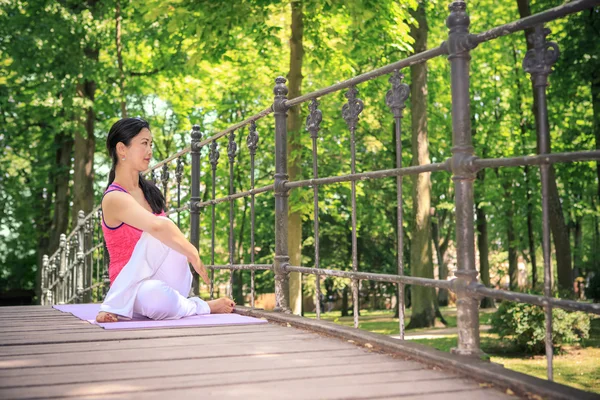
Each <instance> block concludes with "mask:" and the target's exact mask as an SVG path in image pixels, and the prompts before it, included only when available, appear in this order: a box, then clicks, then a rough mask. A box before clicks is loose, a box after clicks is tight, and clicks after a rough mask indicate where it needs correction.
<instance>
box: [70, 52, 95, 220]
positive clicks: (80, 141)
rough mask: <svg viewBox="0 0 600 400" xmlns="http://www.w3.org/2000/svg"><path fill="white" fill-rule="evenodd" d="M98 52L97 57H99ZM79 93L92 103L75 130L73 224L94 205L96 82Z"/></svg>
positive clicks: (79, 86) (85, 85) (82, 88)
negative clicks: (80, 212)
mask: <svg viewBox="0 0 600 400" xmlns="http://www.w3.org/2000/svg"><path fill="white" fill-rule="evenodd" d="M97 54H98V53H96V58H97ZM78 91H79V95H80V96H81V97H82V98H83V99H84V100H85V101H86V102H90V103H91V104H90V105H89V106H87V107H86V109H85V110H84V113H85V116H84V124H83V126H80V127H79V129H77V131H76V132H75V166H74V171H75V173H74V175H73V208H72V209H71V211H72V213H71V225H72V226H73V227H75V226H76V224H77V214H78V213H79V211H80V210H83V211H84V212H85V213H86V214H88V213H89V212H91V211H92V208H93V207H94V149H95V147H96V139H95V137H94V124H95V122H96V115H95V113H94V108H93V102H94V97H95V93H96V83H95V82H94V81H87V80H86V81H85V82H84V83H83V84H80V85H78Z"/></svg>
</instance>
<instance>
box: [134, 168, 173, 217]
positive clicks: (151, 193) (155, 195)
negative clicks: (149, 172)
mask: <svg viewBox="0 0 600 400" xmlns="http://www.w3.org/2000/svg"><path fill="white" fill-rule="evenodd" d="M139 185H140V188H141V189H142V192H144V197H145V198H146V201H147V202H148V204H150V208H152V212H153V213H154V214H160V213H161V212H163V211H164V210H165V206H166V204H165V203H166V202H165V197H164V196H163V194H162V193H161V192H160V190H159V189H158V188H157V187H156V185H155V184H154V182H152V181H149V180H147V179H146V178H144V177H143V176H142V174H140V180H139Z"/></svg>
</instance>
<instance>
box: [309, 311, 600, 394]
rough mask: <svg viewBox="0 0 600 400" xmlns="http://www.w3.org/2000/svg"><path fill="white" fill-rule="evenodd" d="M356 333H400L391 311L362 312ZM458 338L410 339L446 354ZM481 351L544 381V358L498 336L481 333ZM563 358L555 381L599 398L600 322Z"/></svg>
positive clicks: (327, 316)
mask: <svg viewBox="0 0 600 400" xmlns="http://www.w3.org/2000/svg"><path fill="white" fill-rule="evenodd" d="M481 311H482V312H481V313H480V314H479V324H480V325H489V324H490V319H491V316H492V314H493V310H481ZM441 312H442V315H444V319H445V320H446V322H447V323H448V325H447V326H446V327H444V328H453V327H456V309H455V308H442V309H441ZM305 317H308V318H315V317H316V316H315V313H305ZM321 319H323V320H326V321H330V322H335V323H337V324H340V325H345V326H354V320H353V317H352V316H349V317H340V313H339V311H338V312H331V313H323V314H321ZM409 321H410V310H407V312H406V319H405V324H406V325H408V322H409ZM359 329H363V330H366V331H370V332H375V333H380V334H383V335H396V334H398V332H399V325H398V319H397V318H394V312H393V311H367V310H361V316H360V319H359ZM436 329H438V330H439V329H440V328H428V329H414V330H410V331H407V333H410V334H412V333H420V332H432V331H435V330H436ZM457 340H458V339H457V335H456V334H449V335H447V336H443V337H436V338H433V339H412V340H411V341H413V342H416V343H421V344H425V345H427V346H431V347H434V348H436V349H438V350H441V351H446V352H449V351H450V350H451V349H452V348H453V347H456V346H457ZM481 349H482V350H483V351H484V352H485V353H487V354H488V355H489V356H490V357H491V361H492V362H495V363H498V364H502V365H504V367H505V368H508V369H511V370H514V371H518V372H522V373H525V374H528V375H532V376H535V377H538V378H542V379H546V357H545V356H543V355H542V356H525V355H523V354H521V353H519V352H517V351H515V349H514V348H513V347H512V346H511V344H510V341H506V340H504V341H503V340H500V339H499V337H498V335H496V334H493V333H488V332H482V333H481ZM563 349H564V351H563V354H560V355H555V356H554V360H553V361H554V380H555V382H557V383H561V384H563V385H569V386H572V387H575V388H577V389H582V390H586V391H589V392H595V393H599V394H600V318H595V319H593V320H592V324H591V331H590V338H589V339H587V340H584V341H583V342H582V343H581V344H578V345H574V346H564V347H563Z"/></svg>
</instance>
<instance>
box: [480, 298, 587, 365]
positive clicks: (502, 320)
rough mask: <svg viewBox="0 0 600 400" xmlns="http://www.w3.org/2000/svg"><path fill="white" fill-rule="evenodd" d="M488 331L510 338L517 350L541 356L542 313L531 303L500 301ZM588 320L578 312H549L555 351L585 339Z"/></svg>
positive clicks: (543, 345)
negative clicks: (564, 345)
mask: <svg viewBox="0 0 600 400" xmlns="http://www.w3.org/2000/svg"><path fill="white" fill-rule="evenodd" d="M491 322H492V330H493V332H496V333H498V335H499V336H500V338H502V339H504V338H510V339H511V341H512V342H513V343H514V344H515V345H516V346H517V348H518V349H519V350H520V351H523V352H526V353H529V354H542V353H544V349H545V337H546V322H545V314H544V310H543V309H542V308H541V307H538V306H534V305H531V304H523V303H513V302H508V301H505V302H502V304H500V307H498V310H497V311H496V312H495V313H494V315H493V317H492V320H491ZM589 332H590V317H589V315H587V314H585V313H582V312H567V311H564V310H561V309H553V310H552V345H553V347H554V349H556V350H557V351H560V350H561V347H562V345H563V344H567V343H569V344H572V343H577V342H580V341H581V340H582V339H587V338H589Z"/></svg>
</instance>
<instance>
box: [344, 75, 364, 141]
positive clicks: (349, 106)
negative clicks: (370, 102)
mask: <svg viewBox="0 0 600 400" xmlns="http://www.w3.org/2000/svg"><path fill="white" fill-rule="evenodd" d="M357 95H358V89H356V87H354V86H352V87H350V89H348V91H347V92H346V94H345V96H346V98H347V99H348V102H347V103H346V104H344V106H343V107H342V118H344V120H345V121H346V124H347V125H348V129H350V131H352V132H354V131H355V130H356V125H358V115H359V114H360V113H361V112H362V110H363V108H364V103H363V101H362V100H361V99H359V98H357V97H356V96H357Z"/></svg>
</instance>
